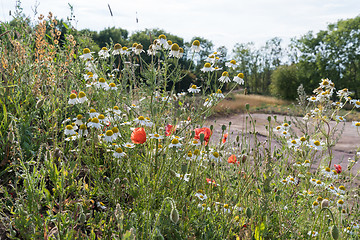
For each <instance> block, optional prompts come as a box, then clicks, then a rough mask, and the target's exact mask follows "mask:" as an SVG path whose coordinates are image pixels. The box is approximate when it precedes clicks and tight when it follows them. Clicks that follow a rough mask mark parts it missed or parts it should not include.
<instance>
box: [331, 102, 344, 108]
mask: <svg viewBox="0 0 360 240" xmlns="http://www.w3.org/2000/svg"><path fill="white" fill-rule="evenodd" d="M331 105H333V106H335V107H338V108H343V107H344V103H342V102H333V103H332V104H331Z"/></svg>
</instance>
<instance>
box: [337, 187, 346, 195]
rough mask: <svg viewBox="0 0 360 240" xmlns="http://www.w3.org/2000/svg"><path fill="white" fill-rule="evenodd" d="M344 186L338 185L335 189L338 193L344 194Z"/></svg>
mask: <svg viewBox="0 0 360 240" xmlns="http://www.w3.org/2000/svg"><path fill="white" fill-rule="evenodd" d="M345 190H346V189H345V187H344V186H342V185H341V186H340V187H339V188H338V189H337V191H338V192H339V193H340V194H342V195H344V194H345Z"/></svg>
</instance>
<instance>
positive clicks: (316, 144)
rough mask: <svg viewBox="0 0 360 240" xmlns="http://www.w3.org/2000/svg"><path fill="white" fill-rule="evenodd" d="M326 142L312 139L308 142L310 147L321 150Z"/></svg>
mask: <svg viewBox="0 0 360 240" xmlns="http://www.w3.org/2000/svg"><path fill="white" fill-rule="evenodd" d="M323 146H324V143H322V142H320V141H318V140H310V143H309V144H308V147H310V148H312V149H315V150H318V151H321V150H322V149H323Z"/></svg>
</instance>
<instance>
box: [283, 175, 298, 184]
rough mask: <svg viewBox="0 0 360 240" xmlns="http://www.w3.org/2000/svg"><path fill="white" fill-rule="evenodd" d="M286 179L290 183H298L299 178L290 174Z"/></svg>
mask: <svg viewBox="0 0 360 240" xmlns="http://www.w3.org/2000/svg"><path fill="white" fill-rule="evenodd" d="M286 180H287V181H288V183H291V184H294V185H296V184H298V182H299V180H298V179H297V178H296V177H292V176H288V177H287V178H286Z"/></svg>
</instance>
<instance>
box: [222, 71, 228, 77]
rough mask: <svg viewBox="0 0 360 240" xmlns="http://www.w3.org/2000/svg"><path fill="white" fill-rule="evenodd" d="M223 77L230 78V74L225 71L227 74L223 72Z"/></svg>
mask: <svg viewBox="0 0 360 240" xmlns="http://www.w3.org/2000/svg"><path fill="white" fill-rule="evenodd" d="M221 76H223V77H228V76H229V73H228V72H227V71H225V72H223V73H222V74H221Z"/></svg>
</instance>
